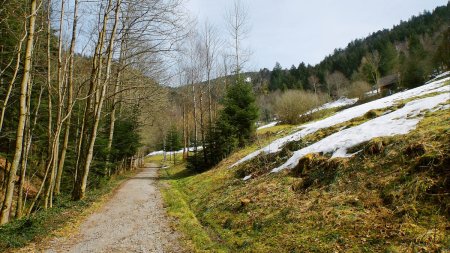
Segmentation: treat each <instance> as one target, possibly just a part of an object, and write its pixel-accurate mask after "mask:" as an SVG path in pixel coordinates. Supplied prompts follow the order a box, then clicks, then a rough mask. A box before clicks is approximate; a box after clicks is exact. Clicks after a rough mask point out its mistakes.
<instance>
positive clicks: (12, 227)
mask: <svg viewBox="0 0 450 253" xmlns="http://www.w3.org/2000/svg"><path fill="white" fill-rule="evenodd" d="M132 174H134V172H128V173H125V174H122V175H118V176H113V177H112V178H111V180H109V181H108V182H107V183H105V185H104V186H103V187H102V188H99V189H93V190H90V191H89V192H88V193H87V196H86V197H85V198H84V199H83V200H80V201H72V200H71V199H70V196H69V195H60V196H58V197H56V198H55V201H54V204H53V208H50V209H47V210H39V211H37V212H35V213H34V214H33V215H31V216H30V217H29V218H23V219H20V220H13V221H11V222H10V223H7V224H6V225H3V226H0V252H3V251H6V250H10V249H13V248H20V247H24V246H26V245H27V244H29V243H32V242H34V243H41V242H42V241H43V240H44V239H46V238H49V237H52V236H54V235H55V234H56V233H59V234H61V233H64V232H63V231H61V230H63V229H64V228H65V226H67V225H70V224H73V223H76V222H77V221H78V220H79V219H81V218H82V217H84V216H85V215H86V214H87V212H90V211H93V210H90V208H95V207H96V204H99V203H100V202H102V201H104V200H105V199H106V198H107V197H108V196H110V195H111V194H112V192H113V190H114V189H115V188H116V187H117V186H118V185H120V183H122V182H123V181H124V180H125V179H128V178H129V177H130V176H131V175H132Z"/></svg>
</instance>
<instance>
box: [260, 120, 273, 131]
mask: <svg viewBox="0 0 450 253" xmlns="http://www.w3.org/2000/svg"><path fill="white" fill-rule="evenodd" d="M277 124H278V121H273V122H270V123H268V124H267V125H263V126H260V127H258V128H256V130H261V129H264V128H269V127H273V126H276V125H277Z"/></svg>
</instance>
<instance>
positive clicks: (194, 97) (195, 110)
mask: <svg viewBox="0 0 450 253" xmlns="http://www.w3.org/2000/svg"><path fill="white" fill-rule="evenodd" d="M192 100H193V106H194V107H193V116H194V154H195V157H197V146H198V144H197V140H198V136H197V100H196V95H195V85H194V81H193V80H192ZM195 159H197V158H195ZM195 163H197V161H195Z"/></svg>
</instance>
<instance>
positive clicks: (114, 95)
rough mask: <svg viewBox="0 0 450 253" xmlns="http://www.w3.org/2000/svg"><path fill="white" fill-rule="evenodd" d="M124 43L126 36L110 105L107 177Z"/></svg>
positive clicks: (122, 47)
mask: <svg viewBox="0 0 450 253" xmlns="http://www.w3.org/2000/svg"><path fill="white" fill-rule="evenodd" d="M125 42H126V34H125V35H124V37H123V38H122V40H121V42H120V56H119V66H118V69H117V75H116V82H115V85H114V94H113V101H112V105H111V114H110V115H109V116H110V118H109V119H110V120H109V134H108V143H107V146H106V149H107V150H108V151H107V152H108V153H107V155H106V170H107V171H106V174H107V175H108V176H109V175H110V168H109V167H110V166H111V165H110V159H111V148H112V142H113V138H114V129H115V124H116V105H117V103H118V101H117V100H118V99H117V96H118V93H119V87H120V83H121V78H122V71H123V69H122V68H123V65H124V64H123V59H124V57H125V44H126V43H125Z"/></svg>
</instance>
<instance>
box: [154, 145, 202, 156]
mask: <svg viewBox="0 0 450 253" xmlns="http://www.w3.org/2000/svg"><path fill="white" fill-rule="evenodd" d="M188 149H189V151H190V152H193V151H195V147H189V148H188ZM202 149H203V147H202V146H198V147H197V150H202ZM164 152H165V153H167V154H173V153H175V154H181V153H183V149H180V150H178V151H164V150H158V151H153V152H150V153H148V154H147V155H146V156H155V155H163V154H164Z"/></svg>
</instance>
